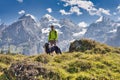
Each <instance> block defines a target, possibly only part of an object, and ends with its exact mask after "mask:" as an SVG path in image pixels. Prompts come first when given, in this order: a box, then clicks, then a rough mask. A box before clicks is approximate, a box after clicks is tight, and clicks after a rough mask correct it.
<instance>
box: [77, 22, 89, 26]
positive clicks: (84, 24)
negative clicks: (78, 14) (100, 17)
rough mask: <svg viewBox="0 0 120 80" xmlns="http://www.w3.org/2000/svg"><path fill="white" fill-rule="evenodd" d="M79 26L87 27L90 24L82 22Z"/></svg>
mask: <svg viewBox="0 0 120 80" xmlns="http://www.w3.org/2000/svg"><path fill="white" fill-rule="evenodd" d="M78 26H79V27H87V26H88V24H87V23H86V22H84V21H82V22H80V23H78Z"/></svg>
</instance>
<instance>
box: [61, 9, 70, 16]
mask: <svg viewBox="0 0 120 80" xmlns="http://www.w3.org/2000/svg"><path fill="white" fill-rule="evenodd" d="M59 12H60V13H61V14H62V15H70V14H71V13H70V12H66V11H65V10H64V9H62V10H60V11H59Z"/></svg>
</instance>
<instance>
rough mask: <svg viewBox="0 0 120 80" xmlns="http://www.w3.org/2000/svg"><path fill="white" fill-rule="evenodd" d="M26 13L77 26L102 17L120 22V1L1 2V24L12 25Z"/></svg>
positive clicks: (57, 0)
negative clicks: (70, 21)
mask: <svg viewBox="0 0 120 80" xmlns="http://www.w3.org/2000/svg"><path fill="white" fill-rule="evenodd" d="M24 13H26V14H27V13H29V14H32V15H34V16H35V17H37V18H38V19H40V18H41V17H42V16H43V15H45V14H50V15H52V16H53V17H55V18H57V19H61V18H70V19H71V20H72V21H73V22H75V23H76V24H77V23H79V22H82V21H84V22H86V23H92V22H94V21H95V20H96V19H97V18H99V17H100V16H103V15H104V16H107V17H110V18H111V19H114V20H120V16H119V15H120V0H0V23H1V22H4V23H6V24H10V23H12V22H14V21H16V20H17V19H18V18H19V17H20V16H21V15H23V14H24Z"/></svg>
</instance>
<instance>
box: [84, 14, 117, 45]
mask: <svg viewBox="0 0 120 80" xmlns="http://www.w3.org/2000/svg"><path fill="white" fill-rule="evenodd" d="M117 27H118V23H116V22H115V21H113V20H111V19H109V18H107V17H104V16H101V17H100V18H99V19H98V20H96V22H94V23H92V24H90V25H89V27H88V29H87V31H86V33H85V35H84V37H85V38H90V39H93V40H97V41H100V42H103V43H106V42H107V40H109V39H110V38H112V37H113V36H115V34H116V31H117Z"/></svg>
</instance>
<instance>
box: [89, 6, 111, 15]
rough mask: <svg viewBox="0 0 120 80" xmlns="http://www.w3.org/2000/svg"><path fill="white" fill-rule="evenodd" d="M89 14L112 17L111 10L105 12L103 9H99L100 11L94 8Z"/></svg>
mask: <svg viewBox="0 0 120 80" xmlns="http://www.w3.org/2000/svg"><path fill="white" fill-rule="evenodd" d="M89 14H90V15H98V16H101V15H102V14H105V15H111V14H110V10H105V9H103V8H99V9H95V8H93V10H90V11H89Z"/></svg>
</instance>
